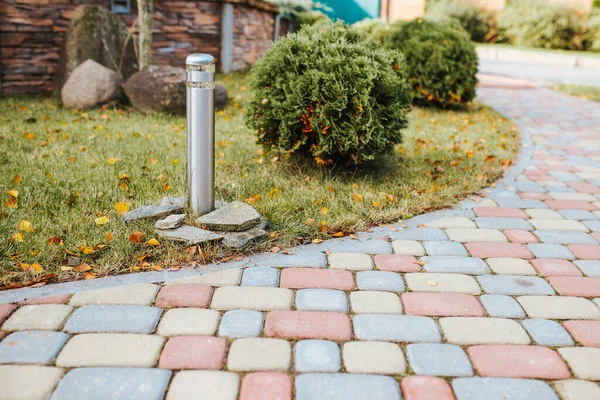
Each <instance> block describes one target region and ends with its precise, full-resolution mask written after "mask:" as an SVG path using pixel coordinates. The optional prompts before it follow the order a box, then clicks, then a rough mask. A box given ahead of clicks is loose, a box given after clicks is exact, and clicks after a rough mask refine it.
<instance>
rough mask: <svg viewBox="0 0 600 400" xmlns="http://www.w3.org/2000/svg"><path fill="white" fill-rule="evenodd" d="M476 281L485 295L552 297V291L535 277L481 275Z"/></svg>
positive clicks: (540, 279)
mask: <svg viewBox="0 0 600 400" xmlns="http://www.w3.org/2000/svg"><path fill="white" fill-rule="evenodd" d="M477 280H478V281H479V284H480V285H481V287H482V288H483V290H484V291H485V292H486V293H490V294H506V295H509V296H522V295H553V294H555V293H554V289H552V286H550V285H549V284H548V282H546V281H545V280H543V279H542V278H539V277H537V276H514V275H483V276H478V277H477Z"/></svg>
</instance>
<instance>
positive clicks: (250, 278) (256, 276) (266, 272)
mask: <svg viewBox="0 0 600 400" xmlns="http://www.w3.org/2000/svg"><path fill="white" fill-rule="evenodd" d="M277 285H279V270H278V269H277V268H273V267H250V268H246V269H245V270H244V275H242V286H272V287H276V286H277Z"/></svg>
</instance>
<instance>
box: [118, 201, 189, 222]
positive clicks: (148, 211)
mask: <svg viewBox="0 0 600 400" xmlns="http://www.w3.org/2000/svg"><path fill="white" fill-rule="evenodd" d="M181 210H183V206H181V205H177V204H173V205H170V206H160V205H159V206H157V205H152V206H141V207H138V208H136V209H135V210H131V211H129V212H127V213H125V215H123V220H124V221H125V222H129V221H133V220H136V219H144V218H162V217H165V216H167V215H169V214H172V213H176V212H179V211H181Z"/></svg>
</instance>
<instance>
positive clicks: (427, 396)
mask: <svg viewBox="0 0 600 400" xmlns="http://www.w3.org/2000/svg"><path fill="white" fill-rule="evenodd" d="M400 386H401V387H402V393H403V394H404V398H405V400H456V397H454V393H453V392H452V388H451V387H450V384H449V383H448V382H446V381H445V380H443V379H442V378H437V377H434V376H409V377H407V378H404V379H402V381H401V382H400Z"/></svg>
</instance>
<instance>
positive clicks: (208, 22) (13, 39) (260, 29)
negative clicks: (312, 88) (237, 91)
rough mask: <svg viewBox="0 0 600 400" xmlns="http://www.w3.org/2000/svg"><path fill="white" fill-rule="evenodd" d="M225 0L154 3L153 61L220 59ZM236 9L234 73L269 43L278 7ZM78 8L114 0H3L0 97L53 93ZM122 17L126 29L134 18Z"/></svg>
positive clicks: (248, 0)
mask: <svg viewBox="0 0 600 400" xmlns="http://www.w3.org/2000/svg"><path fill="white" fill-rule="evenodd" d="M223 1H224V0H187V1H183V0H156V1H155V13H154V25H153V32H154V59H155V62H156V63H157V64H161V65H173V66H179V67H184V66H185V58H186V57H187V55H188V54H190V53H194V52H201V53H209V54H212V55H213V56H215V57H217V58H219V54H220V50H221V12H222V7H223ZM228 2H231V3H232V4H233V7H234V43H233V53H234V54H233V61H234V65H233V67H234V68H233V69H234V70H238V69H243V68H247V67H249V66H250V65H252V64H253V63H254V62H255V61H256V60H257V59H258V57H260V56H261V55H262V54H263V53H264V51H266V49H267V48H269V46H270V45H271V41H272V39H273V29H274V25H275V17H276V9H274V7H272V6H270V5H268V4H265V3H263V2H261V1H259V0H228ZM80 4H97V5H101V6H104V7H107V8H109V7H110V0H0V93H3V94H21V93H43V92H49V91H51V90H52V82H53V79H54V73H55V70H56V66H57V64H58V59H59V56H60V48H61V45H62V42H63V38H64V33H65V31H66V30H67V26H68V25H69V19H70V17H71V13H72V12H73V10H74V9H75V7H77V6H78V5H80ZM131 5H132V10H131V13H130V14H121V15H120V16H121V18H122V20H123V21H124V22H125V24H126V25H127V26H131V25H132V23H133V21H134V20H135V18H136V14H137V10H136V8H135V0H131Z"/></svg>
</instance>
